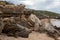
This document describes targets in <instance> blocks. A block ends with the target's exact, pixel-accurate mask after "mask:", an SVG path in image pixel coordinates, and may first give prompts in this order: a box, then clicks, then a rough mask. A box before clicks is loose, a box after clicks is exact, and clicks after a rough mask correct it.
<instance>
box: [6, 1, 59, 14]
mask: <svg viewBox="0 0 60 40" xmlns="http://www.w3.org/2000/svg"><path fill="white" fill-rule="evenodd" d="M6 1H9V2H11V3H14V4H15V5H17V4H20V3H23V4H25V5H26V7H27V8H31V9H36V10H48V11H52V12H57V13H60V0H6Z"/></svg>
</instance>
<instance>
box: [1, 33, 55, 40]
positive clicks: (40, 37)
mask: <svg viewBox="0 0 60 40" xmlns="http://www.w3.org/2000/svg"><path fill="white" fill-rule="evenodd" d="M0 39H1V40H54V39H52V38H50V37H48V36H47V35H46V34H41V33H38V32H32V33H31V34H30V35H29V38H21V37H18V38H14V37H8V36H6V35H0Z"/></svg>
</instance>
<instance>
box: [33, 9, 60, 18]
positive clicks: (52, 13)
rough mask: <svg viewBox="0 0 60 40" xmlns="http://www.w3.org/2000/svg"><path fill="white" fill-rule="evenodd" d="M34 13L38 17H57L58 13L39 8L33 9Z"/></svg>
mask: <svg viewBox="0 0 60 40" xmlns="http://www.w3.org/2000/svg"><path fill="white" fill-rule="evenodd" d="M34 14H35V15H37V16H38V17H40V16H41V15H42V16H49V17H58V16H59V15H60V14H58V13H54V12H50V11H41V10H34Z"/></svg>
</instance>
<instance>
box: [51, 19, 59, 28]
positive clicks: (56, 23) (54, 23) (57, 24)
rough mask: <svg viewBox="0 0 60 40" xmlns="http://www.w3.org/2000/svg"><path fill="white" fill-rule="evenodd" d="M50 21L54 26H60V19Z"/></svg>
mask: <svg viewBox="0 0 60 40" xmlns="http://www.w3.org/2000/svg"><path fill="white" fill-rule="evenodd" d="M50 21H51V24H52V25H53V26H56V27H57V28H60V19H51V20H50Z"/></svg>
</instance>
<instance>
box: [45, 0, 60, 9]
mask: <svg viewBox="0 0 60 40" xmlns="http://www.w3.org/2000/svg"><path fill="white" fill-rule="evenodd" d="M59 6H60V0H54V1H53V2H52V3H51V4H50V5H48V6H47V7H46V9H52V8H56V7H59Z"/></svg>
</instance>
